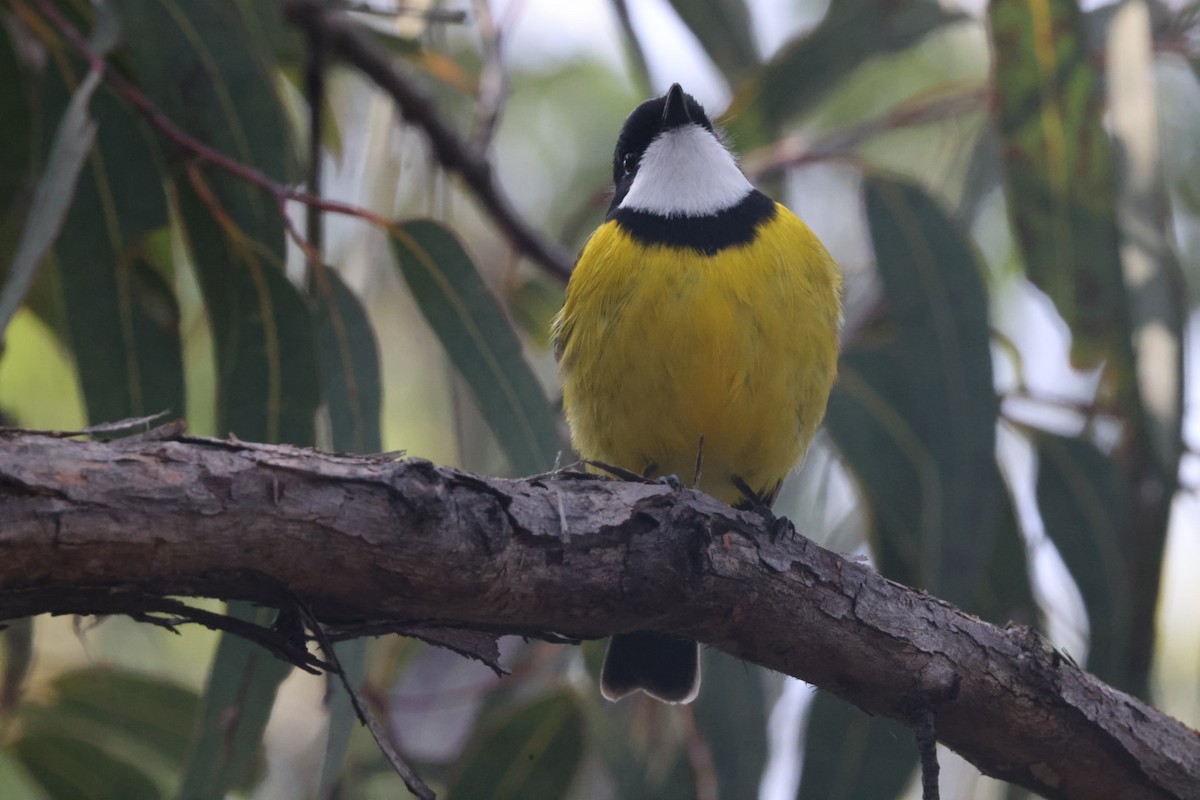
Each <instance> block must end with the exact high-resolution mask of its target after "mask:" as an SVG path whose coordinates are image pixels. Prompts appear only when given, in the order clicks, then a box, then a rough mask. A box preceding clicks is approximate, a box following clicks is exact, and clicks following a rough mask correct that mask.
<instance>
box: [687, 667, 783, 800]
mask: <svg viewBox="0 0 1200 800" xmlns="http://www.w3.org/2000/svg"><path fill="white" fill-rule="evenodd" d="M703 658H704V671H703V674H704V690H703V691H702V692H700V696H699V697H698V698H697V699H696V706H695V711H696V723H697V724H698V725H699V727H700V733H701V734H702V735H703V736H704V738H705V740H706V741H707V742H708V746H709V749H710V750H711V751H712V756H713V764H714V766H715V767H716V768H717V781H718V784H719V787H720V791H719V793H718V794H719V796H721V797H755V796H757V795H758V784H759V782H760V781H761V780H762V773H763V769H764V768H765V767H766V764H767V698H766V692H765V691H764V690H763V672H762V669H761V668H760V667H756V666H754V665H751V664H747V663H746V662H744V661H742V660H740V659H737V658H734V657H733V656H730V655H726V654H725V653H722V652H720V651H718V650H711V649H707V650H705V652H704V654H703Z"/></svg>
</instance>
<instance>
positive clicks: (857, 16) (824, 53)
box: [724, 0, 966, 151]
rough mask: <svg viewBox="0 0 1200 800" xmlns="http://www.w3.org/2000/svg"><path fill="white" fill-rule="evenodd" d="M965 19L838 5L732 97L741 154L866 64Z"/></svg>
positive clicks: (918, 10) (915, 0)
mask: <svg viewBox="0 0 1200 800" xmlns="http://www.w3.org/2000/svg"><path fill="white" fill-rule="evenodd" d="M962 19H966V17H965V15H964V14H963V13H962V12H959V11H949V10H946V9H945V8H944V7H943V6H942V5H941V4H940V3H937V2H933V1H932V0H904V1H903V2H891V1H890V0H839V2H836V3H831V4H830V5H829V11H828V12H827V13H826V15H825V18H824V19H823V20H822V21H821V24H820V25H818V26H817V27H816V28H814V29H813V30H812V31H810V32H808V33H805V34H802V35H800V36H799V37H797V38H796V39H794V40H793V41H791V42H789V43H788V44H786V45H784V46H783V47H782V48H781V49H780V50H779V52H778V53H776V54H775V56H774V57H772V58H771V60H770V61H769V62H767V63H766V64H765V65H764V66H763V68H762V69H761V70H759V71H758V72H756V73H755V74H754V76H753V77H751V78H750V79H749V80H747V81H746V82H745V83H744V84H743V85H742V87H741V88H740V89H739V90H738V92H737V94H736V95H735V96H734V98H733V101H732V102H731V103H730V107H729V111H728V112H727V113H726V119H725V120H724V122H725V124H726V127H727V129H728V130H729V133H730V135H732V137H733V138H734V141H735V142H736V143H737V146H738V149H740V150H742V151H745V150H747V149H749V148H751V147H756V146H759V145H762V144H766V143H767V142H768V141H769V140H770V139H771V138H772V137H773V135H774V134H775V133H776V132H778V131H779V129H780V128H781V127H782V126H783V125H785V124H786V123H788V122H790V121H793V120H795V119H797V118H799V117H800V116H802V115H803V114H805V113H806V112H808V111H809V110H811V109H812V108H813V106H814V105H815V104H816V103H817V101H819V100H820V99H822V98H823V97H824V96H825V94H826V93H827V92H829V91H830V90H832V89H833V88H835V87H836V86H837V85H838V83H839V82H841V81H842V80H843V79H845V78H846V77H847V76H849V75H850V73H851V72H853V71H854V70H855V69H857V68H858V67H859V65H861V64H862V63H863V62H864V61H866V60H867V59H869V58H871V57H872V56H876V55H883V54H887V53H894V52H897V51H900V50H903V49H904V48H906V47H909V46H910V45H913V44H915V43H916V42H919V41H920V40H921V39H922V38H924V37H925V36H927V35H928V34H929V33H931V32H933V31H935V30H937V29H938V28H941V27H942V26H944V25H946V24H948V23H951V22H956V21H959V20H962Z"/></svg>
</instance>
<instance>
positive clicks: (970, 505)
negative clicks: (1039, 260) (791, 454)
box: [849, 177, 1003, 607]
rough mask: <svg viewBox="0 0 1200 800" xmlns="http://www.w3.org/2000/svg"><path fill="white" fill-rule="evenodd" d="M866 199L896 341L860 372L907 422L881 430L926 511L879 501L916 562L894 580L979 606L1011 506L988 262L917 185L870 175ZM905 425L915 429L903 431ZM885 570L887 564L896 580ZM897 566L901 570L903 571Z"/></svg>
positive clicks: (901, 548) (900, 551) (906, 560)
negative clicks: (1002, 478)
mask: <svg viewBox="0 0 1200 800" xmlns="http://www.w3.org/2000/svg"><path fill="white" fill-rule="evenodd" d="M864 195H865V201H866V207H867V219H868V224H869V225H870V228H871V238H872V243H873V245H874V248H875V253H876V261H877V264H878V270H879V275H880V278H881V279H882V281H883V284H884V291H885V296H886V297H887V303H888V320H889V321H890V323H891V325H892V326H893V328H894V330H895V342H896V343H895V346H894V348H891V349H890V350H889V352H888V353H887V355H886V362H887V363H883V362H880V359H879V358H878V356H879V355H880V354H878V353H877V354H875V355H874V356H872V357H868V358H873V363H863V364H861V365H860V366H862V367H865V368H866V370H865V371H864V372H860V378H861V379H862V382H863V383H862V385H864V386H866V387H871V386H873V387H874V388H875V389H877V390H878V397H877V398H875V402H882V403H885V404H888V405H890V409H888V410H889V411H890V412H891V413H892V414H893V415H894V416H895V417H897V419H896V420H891V421H888V420H885V419H883V418H879V420H878V422H877V423H876V427H877V428H878V427H879V425H880V424H886V425H887V426H889V427H890V430H886V431H881V433H883V434H885V435H887V436H889V437H893V438H894V437H897V436H899V437H900V438H897V439H896V443H897V444H898V445H900V446H902V447H903V448H904V450H905V451H906V452H904V453H903V454H901V456H902V458H903V460H906V461H909V462H910V463H911V464H912V465H913V466H912V467H911V468H910V469H913V470H915V472H914V475H915V477H914V479H913V480H914V481H915V482H916V483H918V484H920V485H919V487H914V488H919V489H920V491H919V492H918V493H917V494H915V495H914V498H919V499H920V502H921V506H920V509H919V511H918V513H916V514H913V513H911V511H910V513H902V512H904V511H905V510H906V509H910V507H911V505H912V502H913V500H912V499H909V500H908V501H906V502H904V503H903V504H902V505H900V506H898V507H897V508H896V509H895V510H894V511H891V512H885V511H883V510H882V509H883V508H884V507H885V506H884V505H883V504H882V502H879V503H876V505H875V508H876V512H877V513H880V514H889V513H890V515H891V516H892V521H891V522H892V524H887V521H886V520H885V525H884V530H880V532H879V533H880V539H881V540H883V543H882V547H883V548H884V549H885V552H886V550H888V549H892V550H893V552H894V553H895V555H896V556H898V557H899V559H900V563H903V564H906V565H907V566H906V567H901V569H902V570H903V572H901V573H899V574H892V577H895V578H897V579H898V580H904V581H906V582H911V581H912V579H914V578H919V579H920V580H919V582H917V585H920V586H922V587H924V588H926V589H928V590H929V591H932V592H934V593H936V594H938V595H939V596H940V597H944V598H946V599H948V600H950V602H953V603H956V604H958V605H961V606H964V607H969V606H970V603H971V599H972V597H973V596H974V593H975V590H976V589H977V587H978V581H979V580H980V578H981V576H982V575H983V573H984V572H985V570H986V568H987V563H988V556H989V555H990V553H991V552H992V547H993V541H992V540H990V539H988V538H987V537H986V536H983V535H982V533H983V531H984V530H986V529H987V528H989V527H991V526H990V525H989V524H988V523H989V522H990V521H991V519H992V515H993V514H994V513H996V512H997V510H998V509H999V504H1000V502H1002V500H1003V493H1002V492H999V491H997V487H998V482H997V480H996V475H997V467H996V462H995V437H996V427H995V426H996V415H997V402H996V396H995V390H994V388H993V386H992V366H991V352H990V345H989V327H988V307H987V296H986V292H985V289H984V286H983V275H982V267H981V264H980V259H979V258H978V256H977V255H976V253H975V251H974V248H973V247H971V245H970V243H969V241H968V240H967V239H966V237H965V235H964V234H963V233H962V232H961V231H960V230H959V229H958V227H957V226H956V225H955V224H954V222H953V221H952V220H951V219H950V218H949V217H948V216H947V215H946V214H945V213H944V212H943V211H942V210H941V209H940V208H939V207H938V206H937V204H936V203H934V202H933V200H932V199H930V198H929V197H928V195H926V194H925V193H924V192H923V191H922V190H921V189H919V188H918V187H916V186H914V185H912V184H908V183H904V182H898V181H892V180H889V179H885V178H881V177H869V178H868V179H867V180H866V182H865V183H864ZM865 399H866V397H865V396H860V398H859V400H860V402H861V401H864V400H865ZM872 413H875V412H872ZM900 421H903V426H904V427H906V428H907V430H904V431H901V429H900V428H899V427H897V425H898V423H899V422H900ZM862 433H863V431H858V432H852V433H850V434H849V435H852V436H853V435H858V436H861V435H862ZM853 456H854V459H853V460H854V463H855V465H856V466H863V460H864V459H869V458H870V455H869V453H864V452H857V453H854V454H853ZM866 468H868V469H869V467H866ZM877 480H879V481H882V482H883V485H877V486H875V487H874V492H876V493H882V494H883V495H884V496H887V497H890V496H891V495H892V494H893V492H892V491H891V490H890V489H888V488H887V487H886V483H887V482H888V481H889V479H888V478H887V477H886V476H883V475H880V476H878V478H877ZM868 493H871V489H870V488H869V489H868ZM880 499H881V501H882V498H880ZM896 499H898V498H896ZM967 532H972V533H971V535H967ZM914 537H917V538H916V540H915V541H914ZM888 539H897V540H900V541H898V542H893V543H888V541H887V540H888ZM904 539H907V540H908V541H907V543H904V544H901V543H900V542H902V541H903V540H904ZM886 561H887V559H885V561H884V562H881V567H882V568H883V569H884V571H885V573H888V566H886V565H885V564H886ZM891 561H892V562H893V563H892V564H891V565H890V566H891V568H892V569H895V568H897V567H900V563H896V560H895V559H892V560H891Z"/></svg>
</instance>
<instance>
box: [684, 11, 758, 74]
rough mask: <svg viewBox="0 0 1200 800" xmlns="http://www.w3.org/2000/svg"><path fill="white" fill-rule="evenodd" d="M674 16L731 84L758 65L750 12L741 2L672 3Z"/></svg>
mask: <svg viewBox="0 0 1200 800" xmlns="http://www.w3.org/2000/svg"><path fill="white" fill-rule="evenodd" d="M671 6H672V7H673V8H674V9H675V13H676V14H678V15H679V18H680V19H682V20H683V23H684V24H685V25H687V26H688V28H689V29H691V31H692V33H693V34H695V35H696V38H697V39H699V40H700V45H701V46H702V47H703V48H704V51H705V52H706V53H708V57H709V58H711V59H712V60H713V63H714V64H716V65H717V68H718V69H720V70H721V72H722V74H724V75H725V78H726V79H727V80H728V81H729V82H730V84H732V85H735V86H736V85H737V84H738V83H740V82H741V80H742V79H743V78H745V77H746V76H747V75H748V74H749V73H750V72H751V71H753V70H754V68H755V67H756V66H758V63H759V55H758V47H757V46H756V45H755V43H754V27H753V25H751V23H750V11H749V9H748V8H746V4H745V2H743V0H671Z"/></svg>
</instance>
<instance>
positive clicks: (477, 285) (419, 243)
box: [392, 220, 560, 475]
mask: <svg viewBox="0 0 1200 800" xmlns="http://www.w3.org/2000/svg"><path fill="white" fill-rule="evenodd" d="M392 247H393V250H394V252H395V254H396V259H397V261H398V262H399V264H400V272H401V274H402V275H403V276H404V279H405V281H407V283H408V286H409V289H411V290H412V293H413V296H414V297H415V298H416V300H417V304H418V305H419V306H420V307H421V311H422V313H423V314H424V315H425V319H426V320H427V321H428V322H429V325H430V327H431V328H433V331H434V333H436V334H437V336H438V339H439V340H440V341H441V343H442V346H443V347H445V349H446V354H447V355H448V356H449V357H450V361H451V362H452V363H453V364H454V366H455V367H456V368H457V369H458V371H459V373H460V374H461V375H462V376H463V378H464V379H465V380H466V382H467V384H468V385H469V386H470V387H471V391H472V393H473V394H474V396H475V400H476V402H478V404H479V408H480V410H481V411H482V412H483V416H484V418H485V419H486V420H487V422H488V425H490V426H491V429H492V431H493V432H494V433H495V434H496V438H497V439H498V440H499V441H500V445H501V446H502V447H503V448H504V452H505V453H506V454H507V456H508V460H509V463H510V464H511V465H512V468H513V469H514V470H515V471H516V472H517V473H518V474H521V475H529V474H533V473H537V472H543V471H545V470H546V469H549V468H550V467H551V466H552V465H553V464H554V460H555V456H556V454H557V453H558V451H559V449H560V445H559V440H558V435H557V433H556V431H555V428H554V412H553V410H552V409H551V407H550V404H549V402H548V401H547V400H546V395H545V393H544V392H543V391H542V387H541V385H540V384H539V383H538V380H537V377H536V376H535V375H534V374H533V370H532V369H530V367H529V365H528V364H527V363H526V361H525V356H524V354H523V353H522V350H521V342H520V340H519V339H518V338H517V335H516V332H515V331H514V330H513V326H512V323H511V322H510V321H509V319H508V317H507V316H506V315H505V313H504V310H503V308H501V306H500V304H499V302H497V300H496V298H495V297H494V296H493V295H492V293H491V292H490V291H488V288H487V286H485V285H484V282H483V278H482V277H480V275H479V272H478V271H477V270H476V268H475V265H474V263H473V262H472V261H471V258H470V256H468V255H467V252H466V251H465V250H464V249H463V247H462V245H461V244H459V242H458V240H457V239H456V238H455V236H454V234H453V233H451V232H450V231H449V230H447V229H446V228H444V227H442V226H441V225H439V224H438V223H436V222H433V221H430V220H414V221H412V222H407V223H404V224H401V225H397V226H395V227H394V228H393V230H392Z"/></svg>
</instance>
